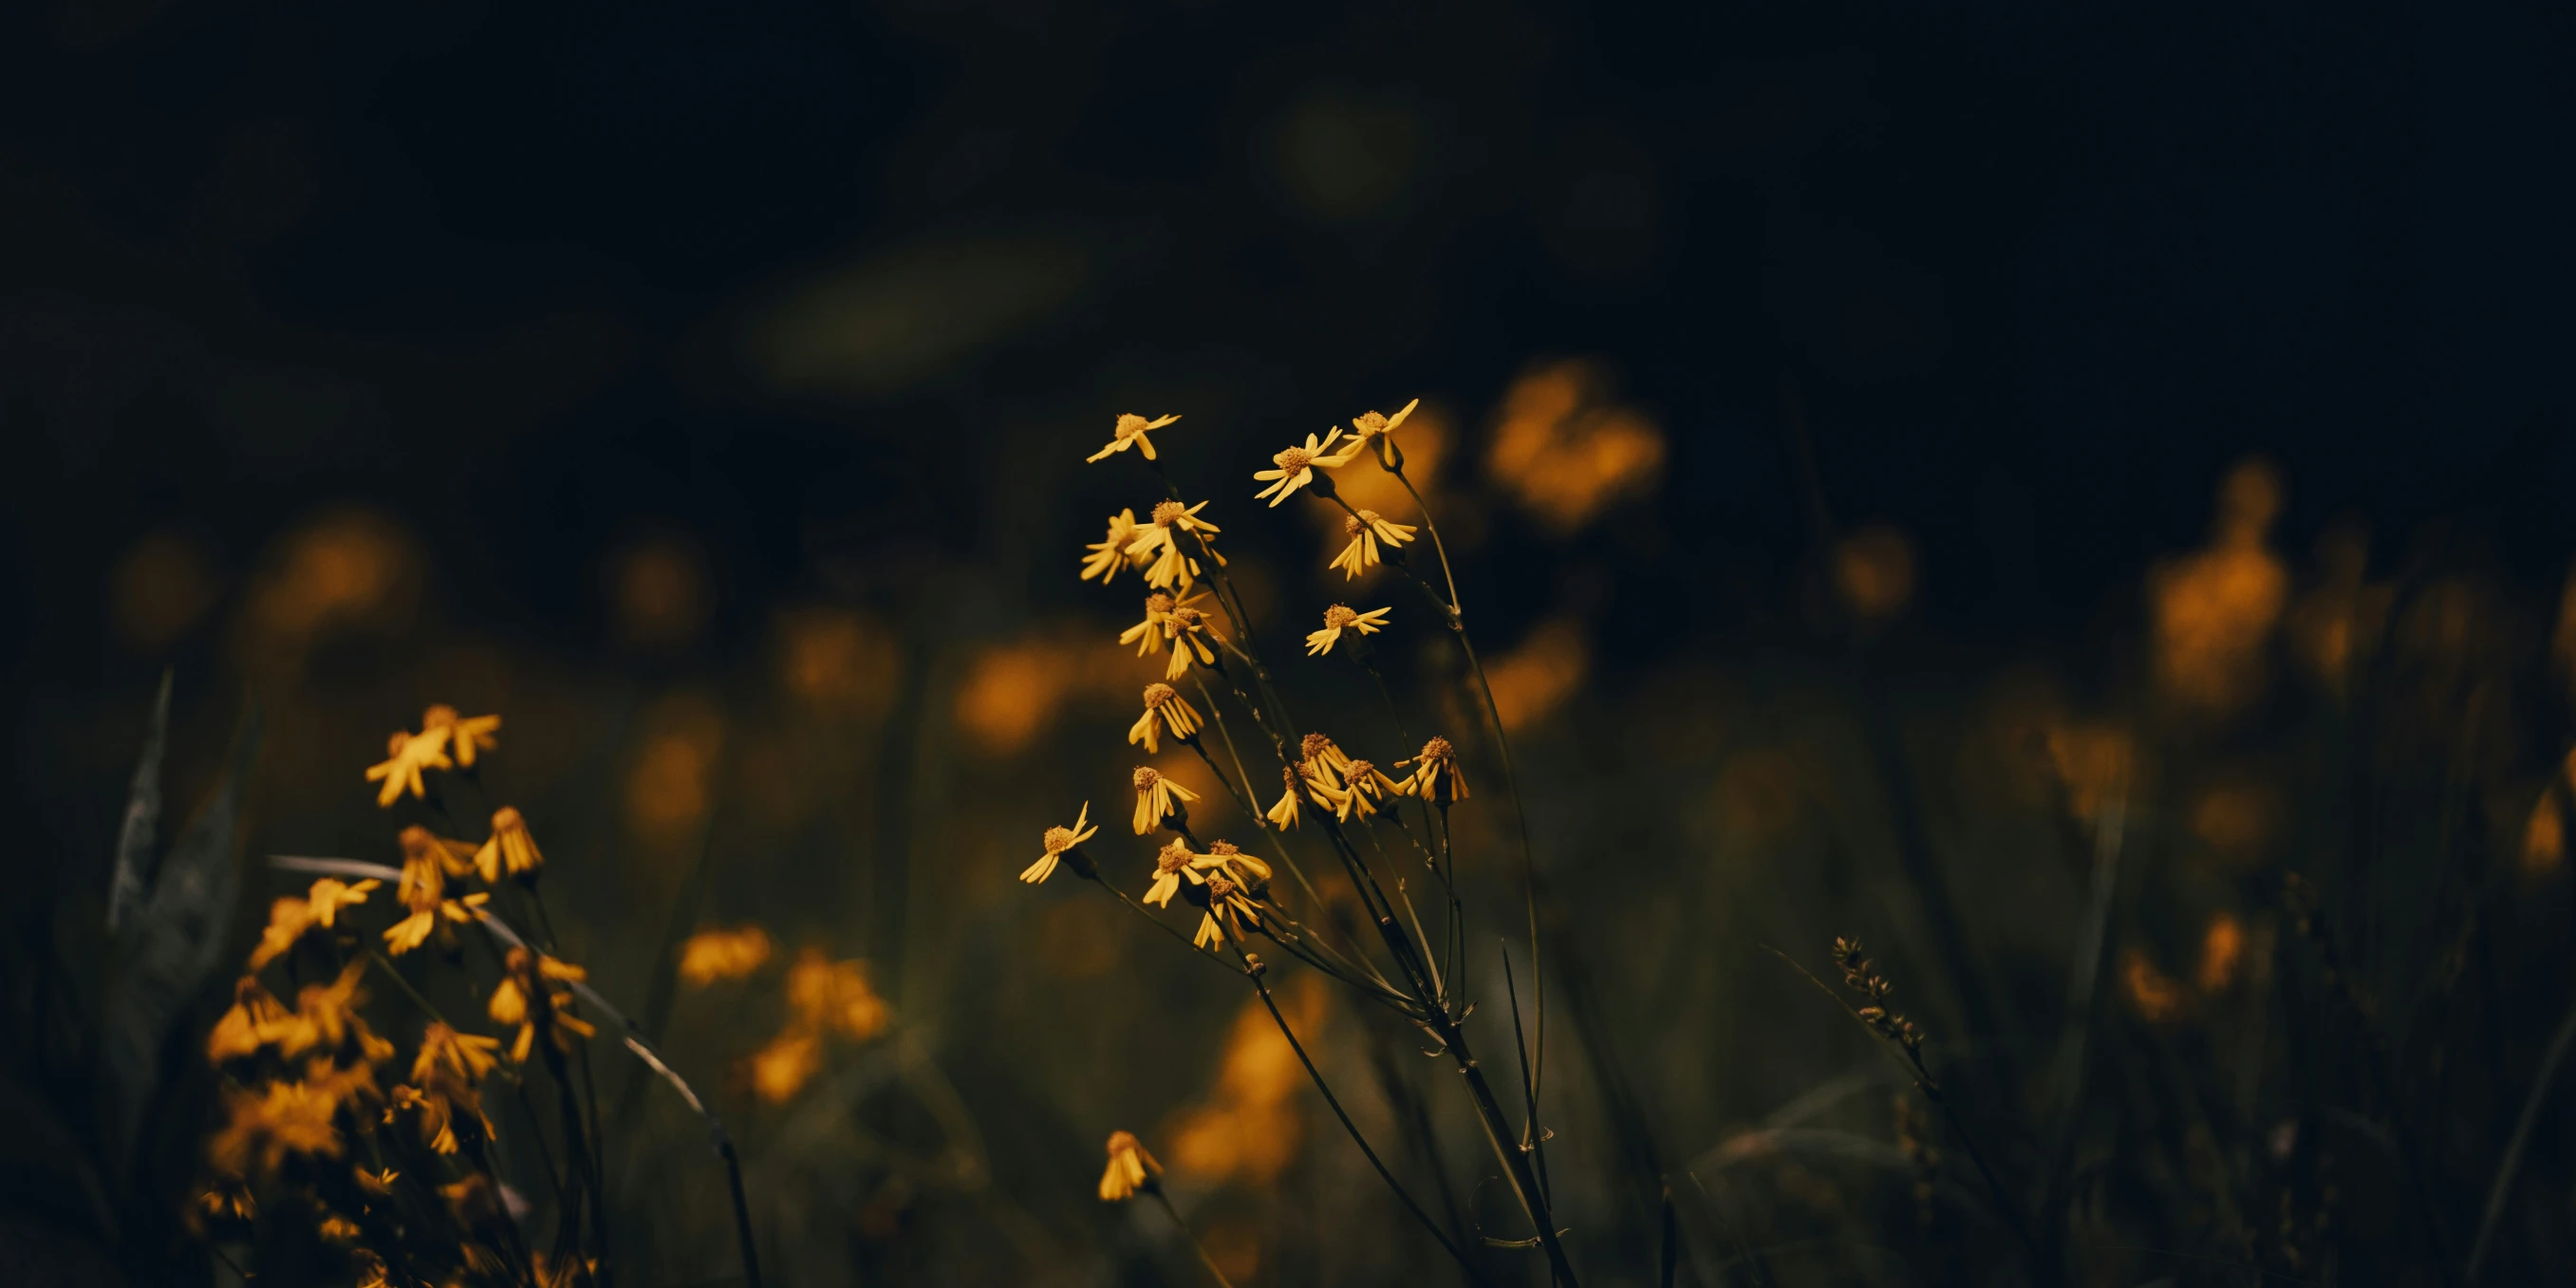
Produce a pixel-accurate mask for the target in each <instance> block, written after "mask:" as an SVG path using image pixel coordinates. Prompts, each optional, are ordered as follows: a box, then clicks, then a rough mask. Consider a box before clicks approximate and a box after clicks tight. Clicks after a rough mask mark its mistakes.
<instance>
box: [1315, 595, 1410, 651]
mask: <svg viewBox="0 0 2576 1288" xmlns="http://www.w3.org/2000/svg"><path fill="white" fill-rule="evenodd" d="M1394 611H1395V610H1394V609H1392V608H1372V609H1370V610H1368V611H1367V612H1365V613H1355V612H1352V611H1351V607H1350V605H1348V604H1335V605H1333V606H1332V607H1330V608H1327V609H1325V610H1324V629H1322V630H1320V631H1310V632H1308V633H1307V635H1306V656H1308V657H1315V656H1318V655H1320V654H1324V653H1330V652H1332V651H1333V646H1334V645H1335V644H1338V643H1340V642H1341V640H1342V632H1344V631H1351V632H1354V633H1356V634H1360V635H1375V634H1377V633H1378V632H1379V631H1380V630H1382V629H1384V628H1385V626H1386V615H1387V614H1388V613H1391V612H1394Z"/></svg>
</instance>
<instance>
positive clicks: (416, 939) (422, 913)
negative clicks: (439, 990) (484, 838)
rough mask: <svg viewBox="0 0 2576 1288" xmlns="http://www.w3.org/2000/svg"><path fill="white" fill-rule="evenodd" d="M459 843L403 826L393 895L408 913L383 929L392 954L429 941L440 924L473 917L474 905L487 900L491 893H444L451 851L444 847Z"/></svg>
mask: <svg viewBox="0 0 2576 1288" xmlns="http://www.w3.org/2000/svg"><path fill="white" fill-rule="evenodd" d="M461 844H462V843H461V842H454V841H445V840H442V839H440V838H438V837H434V836H431V835H430V834H429V831H428V829H426V828H419V827H413V828H405V829H404V830H403V867H402V880H401V881H400V882H398V883H397V884H396V885H395V886H394V897H395V898H396V899H399V900H401V901H402V906H403V907H405V908H408V909H410V910H411V915H410V916H408V917H405V918H403V919H402V920H400V921H397V922H395V923H394V924H393V926H392V927H391V928H390V929H388V930H386V931H385V948H386V950H387V951H388V952H391V953H392V954H393V955H394V956H396V957H400V956H402V955H403V954H404V953H407V952H410V951H411V950H412V949H415V948H418V947H420V946H421V945H422V944H425V943H427V942H429V937H430V935H431V934H432V933H433V932H436V931H438V930H439V929H440V928H441V927H444V926H447V925H460V926H461V925H464V924H465V923H467V922H470V921H472V920H474V918H475V917H476V916H477V915H478V914H477V912H476V909H479V908H481V907H482V906H483V905H484V904H486V903H489V902H491V900H492V896H491V895H490V894H489V893H486V892H483V891H477V892H475V893H473V894H469V895H467V896H465V897H464V898H463V899H450V898H448V897H447V876H448V872H447V865H448V863H449V862H450V861H451V860H452V859H453V858H454V855H455V851H453V850H451V849H449V848H448V847H450V846H455V845H461ZM468 853H471V851H470V850H469V851H468ZM465 871H472V869H471V868H470V867H469V868H467V869H465ZM457 875H460V876H461V875H463V873H462V872H460V873H458V874H457ZM441 942H445V941H443V940H442V941H441Z"/></svg>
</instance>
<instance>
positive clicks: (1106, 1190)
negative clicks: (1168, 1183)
mask: <svg viewBox="0 0 2576 1288" xmlns="http://www.w3.org/2000/svg"><path fill="white" fill-rule="evenodd" d="M1162 1174H1163V1165H1162V1164H1161V1163H1158V1162H1155V1161H1154V1156H1153V1155H1152V1154H1148V1153H1146V1152H1145V1146H1144V1143H1143V1142H1141V1141H1139V1140H1137V1139H1136V1136H1135V1133H1133V1132H1123V1131H1121V1132H1111V1133H1110V1134H1109V1167H1108V1170H1106V1171H1104V1172H1102V1173H1101V1174H1100V1201H1101V1202H1103V1203H1117V1202H1121V1201H1123V1200H1125V1199H1128V1198H1132V1197H1134V1196H1135V1194H1136V1192H1137V1191H1138V1190H1146V1191H1151V1190H1152V1189H1154V1187H1156V1186H1157V1185H1160V1184H1161V1182H1160V1181H1159V1180H1157V1179H1156V1178H1157V1177H1160V1176H1161V1175H1162Z"/></svg>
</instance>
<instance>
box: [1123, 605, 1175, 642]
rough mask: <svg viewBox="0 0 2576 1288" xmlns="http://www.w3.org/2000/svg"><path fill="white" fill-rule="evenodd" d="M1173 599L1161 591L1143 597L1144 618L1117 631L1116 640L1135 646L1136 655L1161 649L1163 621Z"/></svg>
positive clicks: (1168, 616) (1170, 609)
mask: <svg viewBox="0 0 2576 1288" xmlns="http://www.w3.org/2000/svg"><path fill="white" fill-rule="evenodd" d="M1174 602H1175V601H1174V600H1173V599H1172V597H1171V596H1169V595H1166V594H1164V593H1163V592H1161V591H1159V590H1158V591H1155V592H1154V593H1153V594H1150V595H1147V596H1146V597H1145V620H1143V621H1141V622H1138V623H1136V624H1135V625H1133V626H1130V627H1128V628H1127V629H1125V630H1123V631H1120V632H1118V642H1119V643H1121V644H1133V645H1135V646H1136V656H1138V657H1143V656H1145V655H1146V654H1148V653H1160V652H1162V651H1163V638H1164V634H1163V623H1164V622H1165V621H1166V620H1168V619H1169V618H1170V617H1171V615H1172V607H1173V604H1174Z"/></svg>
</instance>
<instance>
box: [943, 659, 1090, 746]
mask: <svg viewBox="0 0 2576 1288" xmlns="http://www.w3.org/2000/svg"><path fill="white" fill-rule="evenodd" d="M1078 670H1079V668H1078V667H1077V666H1076V663H1075V658H1074V656H1073V654H1072V653H1071V652H1070V651H1069V650H1067V649H1066V648H1064V647H1063V646H1062V645H1059V644H1055V643H1052V642H1050V641H1047V640H1034V639H1033V640H1023V641H1020V642H1018V643H1014V644H1003V645H997V646H995V647H992V648H988V649H985V650H984V651H983V652H982V653H980V654H977V655H976V657H975V659H974V661H972V662H971V663H969V664H968V665H967V668H966V681H965V683H964V684H963V685H961V686H959V688H958V690H957V724H958V726H959V727H960V728H962V729H964V730H965V731H966V733H967V735H968V736H969V737H971V738H973V739H974V740H975V743H976V745H977V746H979V747H981V748H982V749H983V750H984V751H985V752H987V753H989V754H992V755H996V756H1007V755H1009V754H1011V753H1013V752H1016V751H1018V750H1020V749H1021V748H1023V747H1026V746H1028V745H1029V743H1030V742H1031V741H1033V740H1035V739H1036V738H1037V736H1038V735H1039V734H1040V733H1043V732H1045V731H1046V727H1047V726H1048V725H1049V724H1051V723H1053V722H1054V720H1055V716H1056V711H1057V709H1058V708H1059V707H1060V706H1061V705H1062V704H1063V702H1064V699H1065V697H1066V695H1067V694H1068V693H1069V692H1070V691H1071V689H1072V686H1073V681H1074V679H1075V678H1076V676H1077V674H1078Z"/></svg>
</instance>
